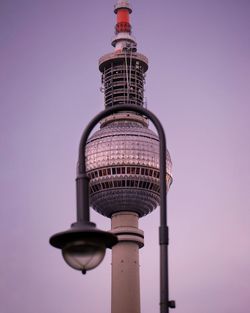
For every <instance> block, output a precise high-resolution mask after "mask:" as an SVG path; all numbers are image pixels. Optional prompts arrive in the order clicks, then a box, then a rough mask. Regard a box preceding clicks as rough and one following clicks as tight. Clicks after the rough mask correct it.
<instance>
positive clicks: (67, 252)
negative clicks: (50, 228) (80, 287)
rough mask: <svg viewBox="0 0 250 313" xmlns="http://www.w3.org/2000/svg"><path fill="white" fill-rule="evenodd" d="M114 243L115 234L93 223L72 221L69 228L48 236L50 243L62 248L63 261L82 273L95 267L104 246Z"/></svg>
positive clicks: (101, 258)
mask: <svg viewBox="0 0 250 313" xmlns="http://www.w3.org/2000/svg"><path fill="white" fill-rule="evenodd" d="M116 243H117V237H116V236H115V235H113V234H111V233H109V232H106V231H102V230H99V229H97V228H96V227H95V224H93V223H87V224H86V223H84V224H83V223H79V222H78V223H74V224H72V226H71V228H70V229H69V230H67V231H65V232H60V233H57V234H55V235H53V236H52V237H51V238H50V244H51V245H52V246H53V247H55V248H58V249H61V250H62V255H63V258H64V260H65V262H66V263H67V264H68V265H69V266H70V267H72V268H74V269H76V270H79V271H81V272H82V273H83V274H85V273H86V271H89V270H91V269H94V268H95V267H97V266H98V265H99V264H100V263H101V262H102V260H103V258H104V256H105V251H106V248H112V246H113V245H115V244H116Z"/></svg>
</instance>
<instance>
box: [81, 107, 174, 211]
mask: <svg viewBox="0 0 250 313" xmlns="http://www.w3.org/2000/svg"><path fill="white" fill-rule="evenodd" d="M121 115H122V114H120V118H121V119H119V114H116V115H114V116H113V119H114V120H112V119H110V120H109V121H108V122H105V124H103V127H102V128H101V129H100V130H98V131H97V132H96V133H95V134H94V135H93V136H92V137H90V139H89V140H88V144H87V146H86V166H87V170H88V176H89V177H90V202H91V206H92V207H93V208H94V209H95V210H96V211H97V212H99V213H101V214H102V215H105V216H107V217H111V216H112V214H114V213H116V212H120V211H131V212H136V213H137V214H138V215H139V216H144V215H146V214H148V213H150V212H151V211H152V210H153V209H155V208H156V206H157V205H158V203H159V199H160V185H159V139H158V136H157V135H156V134H155V133H154V132H153V131H152V130H150V129H148V128H147V127H146V126H145V119H144V118H143V117H141V116H136V115H135V114H132V113H126V114H125V115H126V116H127V118H128V119H126V118H125V116H121ZM123 115H124V114H123ZM143 120H144V124H143ZM106 123H108V124H106ZM166 180H167V187H168V188H169V187H170V184H171V182H172V163H171V159H170V155H169V153H167V173H166Z"/></svg>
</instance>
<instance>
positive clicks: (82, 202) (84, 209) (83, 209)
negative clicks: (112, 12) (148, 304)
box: [76, 105, 175, 313]
mask: <svg viewBox="0 0 250 313" xmlns="http://www.w3.org/2000/svg"><path fill="white" fill-rule="evenodd" d="M123 111H132V112H135V113H140V114H142V115H144V116H146V117H148V118H149V119H150V120H151V121H152V123H153V124H154V126H155V128H156V129H157V132H158V135H159V140H160V228H159V244H160V312H161V313H168V312H169V308H174V307H175V303H174V301H169V291H168V241H169V240H168V227H167V188H166V187H167V186H166V136H165V132H164V129H163V127H162V125H161V123H160V121H159V119H158V118H157V117H156V116H155V115H154V114H153V113H152V112H150V111H149V110H147V109H145V108H143V107H140V106H135V105H119V106H113V107H111V108H108V109H105V110H103V111H102V112H100V113H99V114H97V115H96V116H95V117H94V118H93V119H92V120H91V121H90V122H89V124H88V125H87V127H86V128H85V130H84V132H83V134H82V137H81V140H80V145H79V154H78V164H77V178H76V183H77V189H76V190H77V220H78V221H81V222H85V223H88V222H89V178H88V176H87V174H86V162H85V160H86V156H85V147H86V144H87V140H88V137H89V135H90V133H91V131H92V130H93V128H94V127H95V126H96V124H97V123H98V122H100V120H102V119H103V118H105V117H107V116H109V115H111V114H114V113H117V112H123ZM86 195H87V196H86Z"/></svg>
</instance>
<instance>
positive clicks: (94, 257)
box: [62, 240, 106, 272]
mask: <svg viewBox="0 0 250 313" xmlns="http://www.w3.org/2000/svg"><path fill="white" fill-rule="evenodd" d="M105 251H106V248H105V245H104V244H103V243H96V242H91V241H83V240H81V241H73V242H70V243H68V244H67V245H66V246H65V247H64V248H63V249H62V255H63V258H64V260H65V262H66V263H67V264H68V265H69V266H71V267H72V268H74V269H76V270H80V271H83V272H85V271H88V270H91V269H94V268H95V267H97V266H98V265H99V264H100V263H101V262H102V260H103V258H104V256H105Z"/></svg>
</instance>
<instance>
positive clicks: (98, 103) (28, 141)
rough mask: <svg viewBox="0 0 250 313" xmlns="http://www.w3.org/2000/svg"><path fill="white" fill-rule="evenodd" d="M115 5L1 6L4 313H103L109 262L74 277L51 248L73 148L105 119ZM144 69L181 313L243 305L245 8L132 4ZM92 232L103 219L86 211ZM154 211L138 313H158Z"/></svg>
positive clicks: (198, 2) (62, 1) (233, 310)
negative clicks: (160, 150) (164, 146)
mask: <svg viewBox="0 0 250 313" xmlns="http://www.w3.org/2000/svg"><path fill="white" fill-rule="evenodd" d="M114 3H115V0H105V1H104V0H103V1H97V0H92V1H84V0H73V1H72V0H71V1H69V0H40V1H39V0H35V1H34V0H22V1H19V0H1V2H0V53H1V57H0V109H1V111H0V119H1V121H0V128H1V131H0V143H1V176H0V177H1V189H0V190H1V211H0V214H1V219H0V220H1V227H0V231H1V238H2V240H1V255H0V259H1V263H0V264H1V267H0V277H1V278H0V295H1V296H0V297H1V299H0V311H1V312H3V313H16V312H25V313H33V312H36V313H45V312H46V313H55V312H60V313H68V312H74V313H82V312H88V313H98V312H102V313H108V312H110V251H108V252H107V255H106V258H105V260H104V261H103V263H102V264H101V265H100V266H99V267H98V268H97V269H96V270H94V271H92V272H89V273H88V274H87V275H86V276H85V277H83V276H82V275H81V274H80V273H79V272H77V271H74V270H72V269H70V268H69V267H68V266H67V265H66V264H65V263H64V261H63V259H62V257H61V255H60V252H59V251H58V250H56V249H54V248H52V247H50V246H49V244H48V239H49V237H50V236H51V235H52V234H53V233H55V232H57V231H61V230H65V229H67V228H68V227H69V225H70V223H71V222H73V221H74V220H75V168H76V160H77V151H78V142H79V139H80V135H81V133H82V130H83V129H84V127H85V126H86V124H87V122H88V121H89V120H90V119H91V118H92V117H93V116H94V115H95V114H96V113H98V112H99V111H100V110H102V109H103V95H102V94H101V93H100V92H99V87H100V73H99V72H98V65H97V64H98V58H99V57H100V56H101V55H102V54H104V53H106V52H110V51H112V47H111V45H110V40H111V37H112V35H113V30H114V23H115V16H114V14H113V4H114ZM131 4H132V6H133V8H134V12H133V15H132V24H133V33H134V35H135V36H136V38H137V42H138V50H139V52H142V53H144V54H145V55H146V56H147V57H148V58H149V61H150V67H149V71H148V73H147V84H146V96H147V100H148V108H149V109H150V110H152V111H153V112H154V113H156V114H157V115H158V116H159V117H160V119H161V121H162V123H163V125H164V127H165V129H166V134H167V138H168V147H169V150H170V153H171V156H172V160H173V164H174V183H173V185H172V187H171V190H170V192H169V224H170V236H171V237H170V240H171V241H170V293H171V298H173V299H175V300H176V301H177V309H176V310H175V312H176V313H194V312H200V313H211V312H216V313H217V312H218V313H246V312H248V311H249V304H250V300H249V299H250V285H249V281H250V243H249V238H250V213H249V212H250V210H249V206H250V192H249V186H250V174H249V160H250V135H249V134H250V132H249V125H250V109H249V107H250V96H249V94H250V59H249V57H250V36H249V30H250V1H248V0H224V1H223V0H207V1H203V0H190V1H186V0H180V1H177V0H154V1H139V0H134V1H132V0H131ZM91 215H92V218H93V220H94V221H95V222H96V223H97V225H98V227H99V228H103V229H109V220H108V219H107V218H104V217H102V216H99V215H97V214H96V213H95V212H93V211H92V214H91ZM158 222H159V211H158V209H157V210H156V211H155V212H154V213H152V214H150V215H149V216H147V217H145V218H143V219H141V224H140V227H141V228H142V229H144V231H145V247H144V248H143V249H142V250H141V255H140V263H141V286H142V288H141V298H142V313H152V312H158V303H159V288H158V285H159V279H158V276H159V274H158V273H159V267H158V263H159V258H158V254H159V252H158V239H157V234H158Z"/></svg>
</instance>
